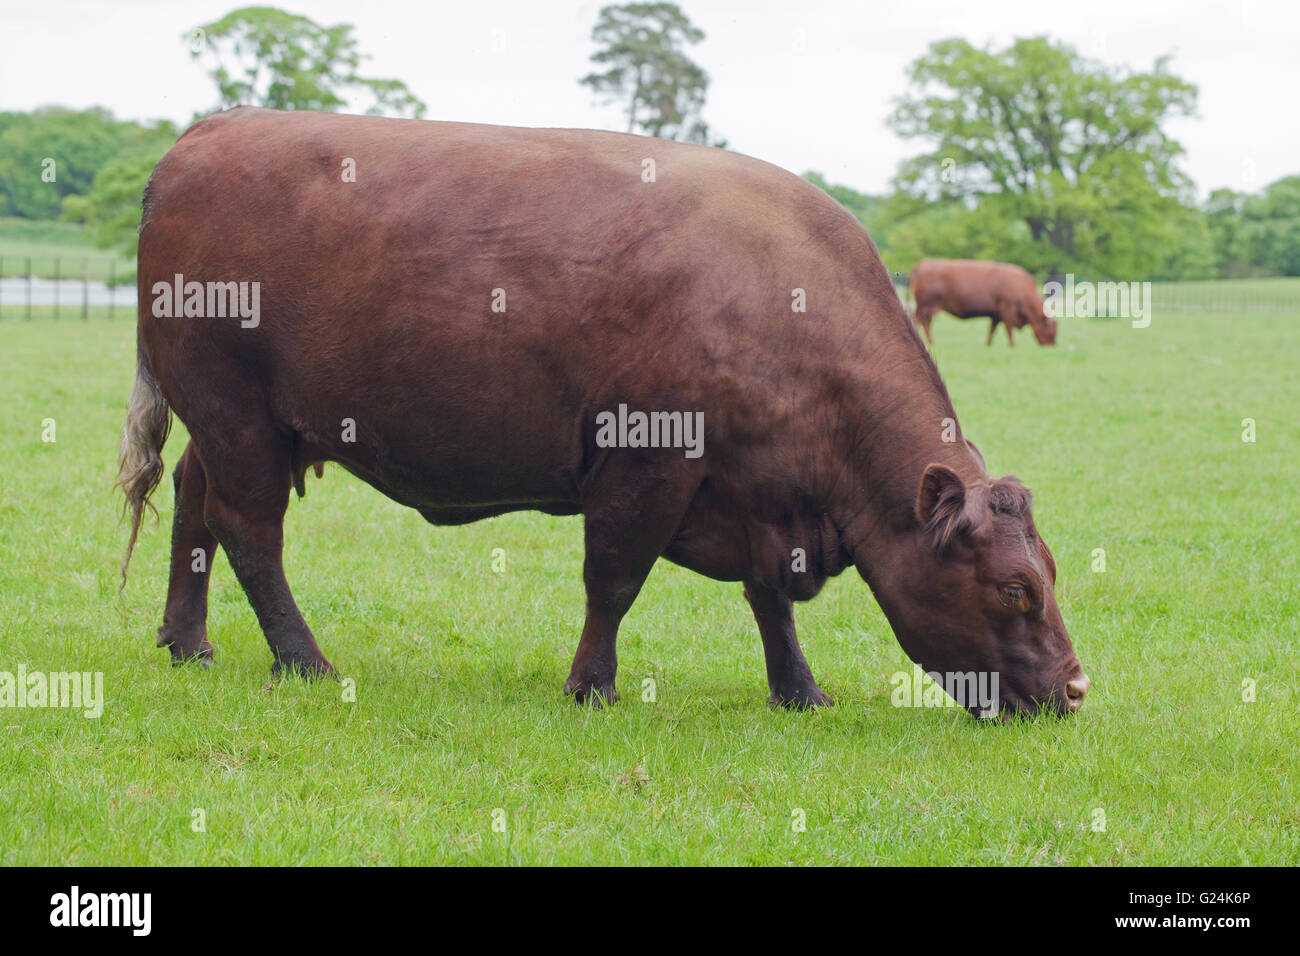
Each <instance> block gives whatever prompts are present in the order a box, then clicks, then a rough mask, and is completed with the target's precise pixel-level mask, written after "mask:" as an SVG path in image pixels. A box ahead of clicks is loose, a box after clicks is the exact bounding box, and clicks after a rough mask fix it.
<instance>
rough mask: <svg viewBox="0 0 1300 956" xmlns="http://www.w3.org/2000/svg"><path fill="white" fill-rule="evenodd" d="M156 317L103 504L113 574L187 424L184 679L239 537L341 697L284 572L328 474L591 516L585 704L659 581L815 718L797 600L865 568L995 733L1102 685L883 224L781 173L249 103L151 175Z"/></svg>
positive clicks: (145, 245)
mask: <svg viewBox="0 0 1300 956" xmlns="http://www.w3.org/2000/svg"><path fill="white" fill-rule="evenodd" d="M341 171H342V173H341ZM214 290H215V293H214ZM139 292H140V299H139V301H140V314H139V328H138V361H137V371H136V380H135V386H134V389H133V391H132V393H131V397H130V402H129V409H128V413H127V419H126V427H125V431H124V435H123V442H122V456H121V474H120V477H119V481H120V484H121V485H122V486H123V487H124V489H125V491H126V495H127V502H128V505H129V507H130V510H131V513H132V519H131V540H130V543H129V544H128V546H127V560H128V561H129V559H130V554H131V549H132V547H133V546H134V543H135V538H136V534H137V532H138V529H139V523H140V517H141V512H142V509H143V508H144V506H145V505H146V504H147V499H148V497H149V495H150V494H151V492H152V491H153V489H154V488H155V487H156V485H157V484H158V482H159V480H160V476H161V475H162V471H163V463H162V458H161V456H160V450H161V448H162V446H163V443H164V441H165V439H166V437H167V430H168V427H169V425H170V422H171V412H172V411H174V412H175V413H176V415H178V416H179V417H180V419H181V421H183V422H184V423H185V425H186V427H187V429H188V430H189V434H190V436H191V437H190V444H189V445H188V447H186V449H185V450H184V453H183V454H182V455H181V457H180V460H179V463H178V465H177V467H176V470H175V476H174V477H175V488H176V510H175V518H174V528H173V537H172V558H171V577H170V582H169V585H168V591H167V603H166V608H165V610H164V612H163V623H162V626H161V627H160V628H159V630H158V645H159V646H160V647H167V648H168V649H169V650H170V652H171V656H172V658H173V659H174V660H175V661H178V662H180V661H185V660H188V659H191V658H199V659H202V660H204V661H205V662H206V661H207V660H208V659H210V658H211V657H212V654H213V648H212V644H211V643H210V642H209V640H208V634H207V626H206V618H207V590H208V569H210V568H211V567H212V561H211V560H208V561H207V562H206V564H205V565H204V566H203V569H202V570H198V571H196V570H194V567H195V566H194V565H193V564H192V561H193V559H192V555H193V554H194V551H195V549H202V550H203V551H204V552H205V553H206V554H207V555H209V556H211V555H212V553H213V549H215V548H216V547H217V545H218V544H220V546H221V547H222V548H223V549H224V550H225V552H226V555H227V557H228V558H229V560H230V564H231V566H232V568H233V569H234V572H235V575H236V577H237V578H238V580H239V583H240V584H241V586H242V587H243V589H244V592H245V594H246V595H247V597H248V600H249V603H250V604H251V605H252V607H253V610H254V611H255V612H256V614H257V619H258V621H259V623H260V624H261V627H262V630H263V631H264V633H265V635H266V639H267V642H268V644H269V645H270V648H271V651H272V654H273V656H274V660H275V668H276V669H277V670H278V669H281V668H292V669H295V670H298V671H302V672H305V673H332V672H333V668H332V667H331V666H330V664H329V662H328V661H327V660H326V659H325V657H324V655H323V654H322V653H321V651H320V649H319V648H318V647H317V644H316V639H315V637H314V636H313V635H312V632H311V630H310V629H309V628H308V626H307V623H306V622H305V621H304V620H303V617H302V615H301V614H300V613H299V610H298V606H297V604H296V603H295V601H294V598H293V595H292V594H291V593H290V590H289V584H288V582H287V581H286V579H285V574H284V568H283V565H282V562H281V555H282V547H283V518H284V514H285V510H286V508H287V506H288V503H289V492H290V489H291V488H296V489H297V490H298V493H299V494H300V495H301V494H302V490H303V484H304V481H303V477H304V474H305V472H306V471H307V469H308V468H312V467H315V466H316V465H317V464H319V463H322V462H326V461H332V462H337V463H339V464H340V465H341V466H342V467H344V468H346V469H347V470H348V471H350V472H351V473H352V474H354V475H356V476H357V477H358V478H360V479H362V480H363V481H365V482H367V483H369V484H371V485H372V486H374V487H375V488H377V489H379V490H380V491H381V492H383V493H384V494H385V495H387V496H389V497H390V498H392V499H394V500H396V501H398V502H400V503H402V504H405V505H409V506H410V507H412V508H415V509H417V510H418V511H419V512H420V513H421V514H422V515H423V516H424V517H425V518H426V519H427V520H428V521H430V522H432V523H433V524H462V523H465V522H470V521H476V520H478V519H480V518H486V517H490V516H492V515H498V514H502V513H504V512H509V511H518V510H524V509H531V510H537V511H542V512H545V513H547V514H552V515H579V514H580V515H582V517H583V520H584V533H585V540H586V560H585V563H584V568H583V579H584V583H585V585H586V593H587V604H586V623H585V624H584V626H583V629H582V634H581V637H580V639H579V641H578V648H577V653H576V655H575V658H574V661H573V666H572V669H571V671H570V674H569V677H568V681H567V683H566V684H565V691H566V692H567V693H569V694H572V695H574V697H576V698H577V700H579V701H591V702H597V703H598V702H600V701H605V702H609V701H613V700H615V699H616V697H617V695H616V693H615V686H614V685H615V669H616V666H617V656H616V651H615V642H616V639H617V634H618V627H619V622H620V621H621V619H622V618H623V616H624V614H625V613H626V612H627V610H628V608H629V607H631V605H632V602H633V600H634V599H635V598H636V596H637V594H638V592H639V591H640V589H641V586H642V583H643V582H644V581H645V579H646V576H647V574H648V573H649V571H650V569H651V567H652V566H653V565H654V563H655V562H656V561H657V560H658V559H659V558H660V557H665V558H667V559H668V560H670V561H673V562H676V563H677V564H680V565H683V566H685V567H687V568H691V569H693V570H695V571H697V572H699V573H701V574H705V575H707V576H710V577H713V578H716V579H720V580H728V581H740V582H743V583H744V593H745V596H746V598H747V599H748V601H749V603H750V605H751V607H752V609H753V613H754V617H755V619H756V621H757V624H758V630H759V634H760V636H761V638H762V642H763V648H764V651H765V654H766V658H767V676H768V683H769V686H770V689H771V692H772V699H773V700H774V701H775V702H776V703H779V704H782V705H786V706H791V707H805V706H811V705H817V704H829V703H831V700H830V698H828V697H827V696H826V695H825V694H824V693H822V691H821V689H820V688H819V687H818V686H817V683H816V681H815V680H814V679H813V675H812V672H811V671H810V670H809V667H808V663H807V662H806V661H805V659H804V655H803V652H802V650H801V649H800V646H799V642H798V640H797V639H796V637H795V627H794V617H793V615H792V601H796V600H807V599H809V598H811V597H813V596H814V595H815V594H817V592H818V591H819V590H820V589H821V587H822V585H823V584H824V583H825V581H826V579H827V578H829V577H831V576H832V575H836V574H839V573H840V572H841V571H843V570H844V569H845V568H847V567H854V568H856V569H857V571H858V572H859V573H860V574H861V575H862V577H863V578H864V579H865V580H866V581H867V583H868V584H869V585H870V587H871V588H872V590H873V591H874V593H875V595H876V598H877V599H878V601H879V603H880V605H881V607H882V608H883V610H884V613H885V615H886V617H887V618H888V620H889V622H890V624H891V625H892V627H893V629H894V632H895V634H896V635H897V637H898V640H899V641H900V642H901V644H902V646H903V648H904V650H905V651H906V652H907V653H908V655H909V656H910V657H911V658H912V659H913V660H914V661H916V662H918V663H919V664H920V665H921V666H923V667H925V668H927V669H929V670H931V671H936V672H939V673H951V672H963V673H964V672H990V673H996V674H997V675H998V678H999V686H1000V694H999V700H998V701H997V702H996V704H995V706H994V707H992V708H991V709H992V710H993V711H994V712H997V711H1000V712H1001V713H1002V714H1003V716H1006V715H1009V714H1013V713H1033V712H1035V711H1037V710H1040V709H1046V710H1049V711H1052V712H1056V713H1065V712H1068V711H1073V710H1074V709H1076V708H1077V707H1078V706H1079V704H1080V702H1081V701H1082V698H1083V695H1084V693H1085V692H1086V690H1087V687H1088V680H1087V678H1086V677H1085V676H1084V674H1083V671H1082V670H1081V668H1080V666H1079V660H1078V658H1077V657H1076V656H1075V653H1074V649H1073V647H1072V646H1071V644H1070V639H1069V635H1068V634H1067V633H1066V628H1065V625H1064V623H1063V622H1062V620H1061V614H1060V611H1059V610H1058V609H1057V604H1056V599H1055V596H1054V591H1053V585H1054V582H1055V578H1056V566H1055V564H1054V563H1053V560H1052V554H1051V552H1050V551H1049V550H1048V548H1047V545H1046V544H1045V543H1044V542H1043V540H1042V539H1041V538H1040V537H1039V534H1038V531H1037V529H1036V528H1035V526H1034V521H1033V518H1032V516H1031V514H1030V494H1029V492H1028V491H1027V490H1026V489H1025V487H1024V486H1023V485H1021V484H1020V482H1019V481H1017V480H1016V479H1015V478H1011V477H1007V478H999V479H993V478H990V477H989V475H988V474H987V472H986V471H985V469H984V465H983V462H982V460H981V459H980V458H979V457H978V455H977V453H975V452H974V451H973V450H972V446H970V445H969V444H968V443H967V442H966V441H965V439H964V438H963V437H962V436H961V434H960V430H959V429H957V428H956V416H955V413H954V412H953V407H952V404H951V402H950V401H949V398H948V394H947V391H946V390H945V388H944V384H943V382H942V381H941V380H940V378H939V373H938V370H937V369H936V367H935V365H934V362H933V361H932V360H931V358H930V356H929V353H928V352H927V350H926V349H925V346H924V345H923V344H922V342H921V339H920V337H919V336H918V335H917V334H916V331H915V330H914V329H913V328H912V326H911V323H910V322H909V321H908V317H907V314H906V312H905V311H904V309H903V308H902V306H901V304H900V303H899V301H898V297H897V296H896V295H895V294H894V291H893V286H892V285H891V284H890V278H889V274H888V273H887V272H886V271H885V269H884V266H883V265H882V264H881V261H880V256H879V254H878V253H877V251H876V248H875V245H874V244H873V243H872V241H871V239H870V238H869V237H868V236H867V234H866V232H864V231H863V230H862V228H861V227H860V226H859V225H858V223H857V221H856V220H855V219H854V218H853V217H852V216H851V215H850V214H848V213H847V212H845V211H844V209H843V208H842V207H841V206H840V205H839V204H838V203H836V202H835V201H834V200H832V199H830V198H829V197H827V196H826V194H825V193H823V192H822V191H821V190H819V189H817V188H816V187H815V186H812V185H810V184H809V183H807V182H805V181H803V180H802V179H800V178H798V177H796V176H793V175H791V174H789V173H787V172H784V171H782V170H780V169H777V168H776V167H774V166H770V165H768V164H766V163H763V162H760V161H758V160H755V159H750V158H748V157H745V156H741V155H739V154H736V153H732V152H726V151H723V150H718V149H709V148H705V147H699V146H691V145H686V144H681V143H672V142H665V141H663V140H658V139H647V138H643V137H639V136H629V135H624V134H619V133H604V132H593V131H575V130H548V129H511V128H504V127H493V126H478V125H468V124H461V123H436V122H420V121H414V120H394V119H381V118H375V117H361V116H339V115H327V114H320V113H311V112H292V113H282V112H277V111H273V110H263V109H247V108H240V109H234V110H230V111H228V112H224V113H220V114H217V115H214V116H212V117H209V118H207V119H205V120H202V121H200V122H199V123H197V124H196V125H194V126H193V127H191V128H190V129H189V130H188V131H187V132H186V133H185V134H184V135H183V136H182V137H181V138H180V140H179V141H178V142H177V143H176V145H175V146H174V147H173V148H172V150H171V151H170V152H169V153H168V154H167V155H166V156H165V157H164V158H163V159H162V161H161V162H160V163H159V164H158V167H157V169H156V170H155V171H154V174H153V177H152V179H151V180H150V183H149V186H148V189H147V190H146V193H145V201H144V217H143V224H142V227H141V233H140V249H139ZM214 299H215V302H214ZM125 573H126V566H125V564H124V565H123V576H124V579H125ZM972 709H973V708H972Z"/></svg>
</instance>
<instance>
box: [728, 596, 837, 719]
mask: <svg viewBox="0 0 1300 956" xmlns="http://www.w3.org/2000/svg"><path fill="white" fill-rule="evenodd" d="M745 599H746V600H747V601H749V606H750V608H752V609H753V611H754V620H756V621H757V622H758V633H759V634H760V635H761V636H762V638H763V654H764V656H765V657H766V658H767V684H768V687H769V688H771V690H772V698H771V699H772V703H774V704H778V705H780V706H782V707H790V708H794V709H796V710H803V709H805V708H808V707H819V706H823V705H824V706H827V707H830V706H832V705H834V703H835V701H833V700H831V699H830V698H829V697H827V696H826V695H825V694H824V693H822V689H821V688H820V687H818V686H817V681H815V680H814V679H813V675H812V669H811V668H809V666H808V661H807V660H806V659H805V658H804V656H803V650H802V649H801V648H800V647H799V639H798V638H797V637H795V633H794V605H793V604H792V603H791V602H790V599H789V598H788V597H787V596H786V595H784V594H782V593H781V592H780V591H775V590H773V589H772V588H769V587H765V586H764V585H762V584H757V583H755V582H753V581H748V582H746V583H745Z"/></svg>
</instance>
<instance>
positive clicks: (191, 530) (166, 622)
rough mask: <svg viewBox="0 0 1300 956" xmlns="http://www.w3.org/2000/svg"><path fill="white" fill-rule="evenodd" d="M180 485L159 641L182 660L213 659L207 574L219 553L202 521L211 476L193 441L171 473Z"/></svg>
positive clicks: (181, 661) (159, 643) (208, 660)
mask: <svg viewBox="0 0 1300 956" xmlns="http://www.w3.org/2000/svg"><path fill="white" fill-rule="evenodd" d="M172 482H173V484H174V485H175V488H176V514H175V517H174V518H173V519H172V561H171V573H170V576H169V578H168V581H167V607H166V609H165V610H164V611H163V624H162V627H160V628H158V646H159V647H165V648H167V649H168V650H169V651H171V655H172V661H173V662H174V663H176V664H182V663H184V662H185V661H188V660H195V659H197V660H199V661H202V662H203V663H204V664H205V665H206V664H208V663H210V662H211V660H212V645H211V644H209V643H208V625H207V621H208V576H209V574H210V573H211V570H212V560H213V558H214V557H215V556H216V550H217V541H216V539H215V538H214V537H213V536H212V532H211V531H210V530H209V529H208V526H207V525H206V524H204V522H203V500H204V497H205V496H206V494H207V489H208V482H207V476H206V474H205V473H204V471H203V463H202V462H200V461H199V456H198V451H197V450H196V449H195V447H194V442H190V443H189V444H188V445H187V446H186V447H185V451H184V453H183V454H182V455H181V457H180V460H179V461H178V462H177V463H176V469H175V471H174V472H173V473H172Z"/></svg>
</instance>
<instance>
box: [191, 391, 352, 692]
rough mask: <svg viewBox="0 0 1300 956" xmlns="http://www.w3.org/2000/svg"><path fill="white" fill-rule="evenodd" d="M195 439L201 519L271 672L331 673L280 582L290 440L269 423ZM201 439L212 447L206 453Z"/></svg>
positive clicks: (245, 424) (286, 587) (286, 585)
mask: <svg viewBox="0 0 1300 956" xmlns="http://www.w3.org/2000/svg"><path fill="white" fill-rule="evenodd" d="M226 420H237V419H236V418H235V417H234V416H230V417H229V418H227V419H226ZM196 440H198V442H199V446H200V447H201V448H203V450H204V461H205V463H206V466H207V478H208V490H207V497H206V499H205V502H204V518H205V520H206V521H207V525H208V527H209V528H210V529H211V530H212V533H213V534H215V535H216V538H217V540H218V541H220V542H221V547H222V548H224V549H225V552H226V557H227V558H228V559H229V560H230V566H231V567H232V568H234V571H235V577H236V578H238V579H239V583H240V585H241V586H242V587H243V589H244V594H245V595H247V597H248V603H249V604H251V605H252V607H253V612H254V613H255V614H256V615H257V621H258V623H259V624H260V625H261V626H262V632H263V633H264V634H265V635H266V642H267V644H269V645H270V647H271V653H272V655H273V656H274V658H275V664H274V670H275V672H277V673H278V672H279V671H281V670H282V669H285V668H288V669H291V670H295V671H298V672H299V673H302V674H306V675H311V674H321V673H331V674H332V673H333V672H334V668H333V667H331V666H330V663H329V661H327V660H326V659H325V656H324V655H323V654H322V653H321V652H320V648H319V647H317V646H316V638H315V637H313V636H312V633H311V629H310V628H309V627H307V622H306V621H304V620H303V618H302V614H301V613H300V612H299V610H298V605H297V603H295V601H294V599H293V594H292V593H290V591H289V582H288V581H287V580H285V576H284V564H283V553H284V513H285V511H286V509H287V508H288V506H289V488H290V484H291V481H292V475H291V471H290V469H291V465H292V462H291V448H290V444H289V441H288V439H286V438H285V437H284V436H282V435H280V434H279V433H278V432H277V431H276V430H275V429H274V428H273V427H272V426H271V425H270V423H269V422H265V423H259V422H256V421H245V422H242V423H241V424H240V425H239V426H238V430H237V431H236V432H234V433H224V434H221V435H216V436H213V435H202V436H196ZM205 441H212V443H213V444H214V446H216V447H214V449H213V453H212V454H209V453H208V447H207V445H206V444H205Z"/></svg>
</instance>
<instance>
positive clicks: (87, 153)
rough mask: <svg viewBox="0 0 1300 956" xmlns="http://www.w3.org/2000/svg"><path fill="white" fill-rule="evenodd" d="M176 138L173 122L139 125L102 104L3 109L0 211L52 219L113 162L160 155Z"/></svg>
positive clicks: (0, 128) (0, 157)
mask: <svg viewBox="0 0 1300 956" xmlns="http://www.w3.org/2000/svg"><path fill="white" fill-rule="evenodd" d="M175 140H176V129H175V127H174V126H172V125H171V124H170V123H157V124H154V125H152V126H141V125H140V124H138V123H133V122H129V121H126V120H118V119H115V118H114V117H113V114H112V113H111V112H109V111H108V110H106V109H102V108H99V107H94V108H92V109H87V110H73V109H68V108H67V107H62V106H47V107H42V108H40V109H37V110H33V111H32V112H30V113H0V216H21V217H23V218H25V219H54V218H55V217H57V216H58V215H59V212H60V210H61V209H62V208H63V203H64V200H65V199H66V198H68V197H71V196H76V195H82V194H85V193H88V192H90V191H91V188H92V186H93V183H94V179H95V175H96V173H98V172H99V170H101V169H102V168H104V166H105V165H106V164H108V163H109V162H111V161H113V160H114V159H118V158H126V159H132V158H136V157H140V156H150V155H153V154H155V153H156V154H157V155H156V156H154V158H155V159H157V156H161V155H162V153H163V152H164V151H165V150H166V149H167V147H168V146H170V145H171V144H172V143H173V142H175ZM47 160H52V161H53V162H52V164H51V163H47V162H46V161H47ZM47 170H48V172H47Z"/></svg>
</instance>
